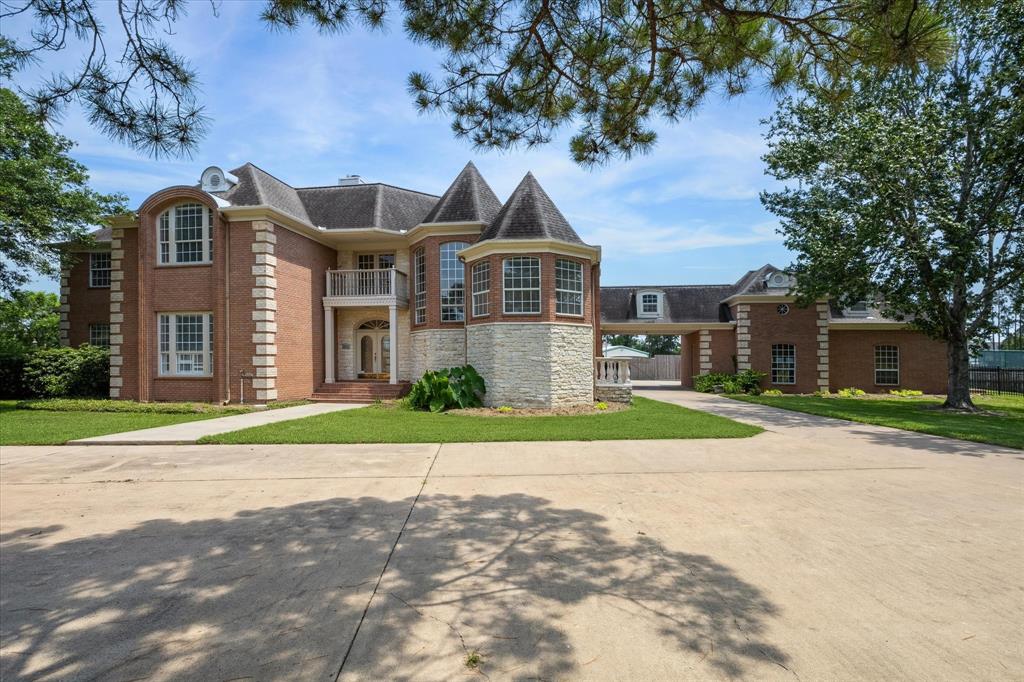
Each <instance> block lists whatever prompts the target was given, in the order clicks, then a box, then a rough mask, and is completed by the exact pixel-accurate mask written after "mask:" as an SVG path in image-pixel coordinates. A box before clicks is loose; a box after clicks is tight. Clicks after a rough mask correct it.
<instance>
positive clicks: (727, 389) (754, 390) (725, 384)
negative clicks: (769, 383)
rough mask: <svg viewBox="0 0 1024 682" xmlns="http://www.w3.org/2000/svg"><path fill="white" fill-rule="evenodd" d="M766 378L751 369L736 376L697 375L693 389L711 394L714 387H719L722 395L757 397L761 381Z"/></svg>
mask: <svg viewBox="0 0 1024 682" xmlns="http://www.w3.org/2000/svg"><path fill="white" fill-rule="evenodd" d="M766 376H767V375H766V374H765V373H764V372H756V371H754V370H752V369H745V370H743V371H742V372H739V373H738V374H723V373H721V372H712V373H710V374H698V375H697V376H695V377H694V378H693V388H694V389H695V390H697V391H700V392H701V393H711V392H712V391H714V390H715V388H716V387H718V386H721V387H722V392H723V393H749V394H751V395H758V394H759V393H760V392H761V380H762V379H764V378H765V377H766Z"/></svg>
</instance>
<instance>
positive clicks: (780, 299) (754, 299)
mask: <svg viewBox="0 0 1024 682" xmlns="http://www.w3.org/2000/svg"><path fill="white" fill-rule="evenodd" d="M722 302H723V303H795V302H796V296H787V295H785V294H733V295H732V296H730V297H729V298H726V299H723V300H722ZM814 302H815V303H828V299H827V298H819V299H817V300H815V301H814ZM808 307H810V306H808Z"/></svg>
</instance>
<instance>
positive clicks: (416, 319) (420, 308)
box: [412, 246, 427, 324]
mask: <svg viewBox="0 0 1024 682" xmlns="http://www.w3.org/2000/svg"><path fill="white" fill-rule="evenodd" d="M421 258H422V262H421ZM412 304H413V306H412V307H413V311H412V321H413V324H426V323H427V250H426V249H425V248H423V247H422V246H421V247H419V248H418V249H415V250H414V251H413V252H412ZM421 314H422V319H421Z"/></svg>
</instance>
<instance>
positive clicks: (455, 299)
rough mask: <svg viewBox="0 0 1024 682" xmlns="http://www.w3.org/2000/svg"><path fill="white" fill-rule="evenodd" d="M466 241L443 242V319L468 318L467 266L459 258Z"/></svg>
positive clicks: (447, 320)
mask: <svg viewBox="0 0 1024 682" xmlns="http://www.w3.org/2000/svg"><path fill="white" fill-rule="evenodd" d="M467 246H469V244H467V243H466V242H445V243H444V244H441V321H442V322H462V321H463V320H464V319H466V305H465V303H466V268H465V267H464V266H463V264H462V261H461V260H459V251H462V250H463V249H464V248H466V247H467Z"/></svg>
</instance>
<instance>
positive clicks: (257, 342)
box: [251, 220, 277, 400]
mask: <svg viewBox="0 0 1024 682" xmlns="http://www.w3.org/2000/svg"><path fill="white" fill-rule="evenodd" d="M252 229H253V243H252V246H251V249H252V253H253V261H254V262H253V265H252V276H253V287H252V298H253V310H252V320H253V323H254V324H255V326H256V331H254V332H253V334H252V343H253V356H252V365H253V369H254V370H255V374H256V376H255V378H253V380H252V387H253V389H255V391H256V400H277V258H276V257H275V256H274V245H275V244H277V235H275V234H274V224H273V223H270V222H267V221H265V220H256V221H253V223H252Z"/></svg>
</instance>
